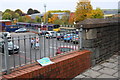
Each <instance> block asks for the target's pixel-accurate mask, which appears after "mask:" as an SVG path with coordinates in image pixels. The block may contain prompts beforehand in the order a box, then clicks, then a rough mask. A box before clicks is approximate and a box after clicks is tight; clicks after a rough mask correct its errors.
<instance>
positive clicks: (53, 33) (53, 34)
mask: <svg viewBox="0 0 120 80" xmlns="http://www.w3.org/2000/svg"><path fill="white" fill-rule="evenodd" d="M56 36H57V33H56V31H47V32H46V33H45V37H46V38H56Z"/></svg>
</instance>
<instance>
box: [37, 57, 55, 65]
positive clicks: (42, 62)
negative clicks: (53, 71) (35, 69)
mask: <svg viewBox="0 0 120 80" xmlns="http://www.w3.org/2000/svg"><path fill="white" fill-rule="evenodd" d="M37 62H38V63H40V64H41V65H42V66H46V65H49V64H53V63H54V62H52V61H51V60H50V59H49V58H48V57H45V58H42V59H39V60H37Z"/></svg>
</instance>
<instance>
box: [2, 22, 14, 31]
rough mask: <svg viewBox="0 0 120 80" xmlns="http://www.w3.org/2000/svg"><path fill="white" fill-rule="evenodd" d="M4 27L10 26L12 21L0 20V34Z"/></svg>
mask: <svg viewBox="0 0 120 80" xmlns="http://www.w3.org/2000/svg"><path fill="white" fill-rule="evenodd" d="M6 25H12V21H11V20H0V32H3V31H5V26H6Z"/></svg>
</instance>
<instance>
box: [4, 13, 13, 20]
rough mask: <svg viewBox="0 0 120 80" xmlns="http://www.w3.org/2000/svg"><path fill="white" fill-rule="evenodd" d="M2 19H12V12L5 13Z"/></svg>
mask: <svg viewBox="0 0 120 80" xmlns="http://www.w3.org/2000/svg"><path fill="white" fill-rule="evenodd" d="M2 19H5V20H6V19H9V20H12V15H11V14H10V13H7V12H6V13H4V14H3V16H2Z"/></svg>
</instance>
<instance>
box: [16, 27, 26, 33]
mask: <svg viewBox="0 0 120 80" xmlns="http://www.w3.org/2000/svg"><path fill="white" fill-rule="evenodd" d="M27 31H28V30H27V29H26V28H19V29H18V30H15V32H16V33H20V32H27Z"/></svg>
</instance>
